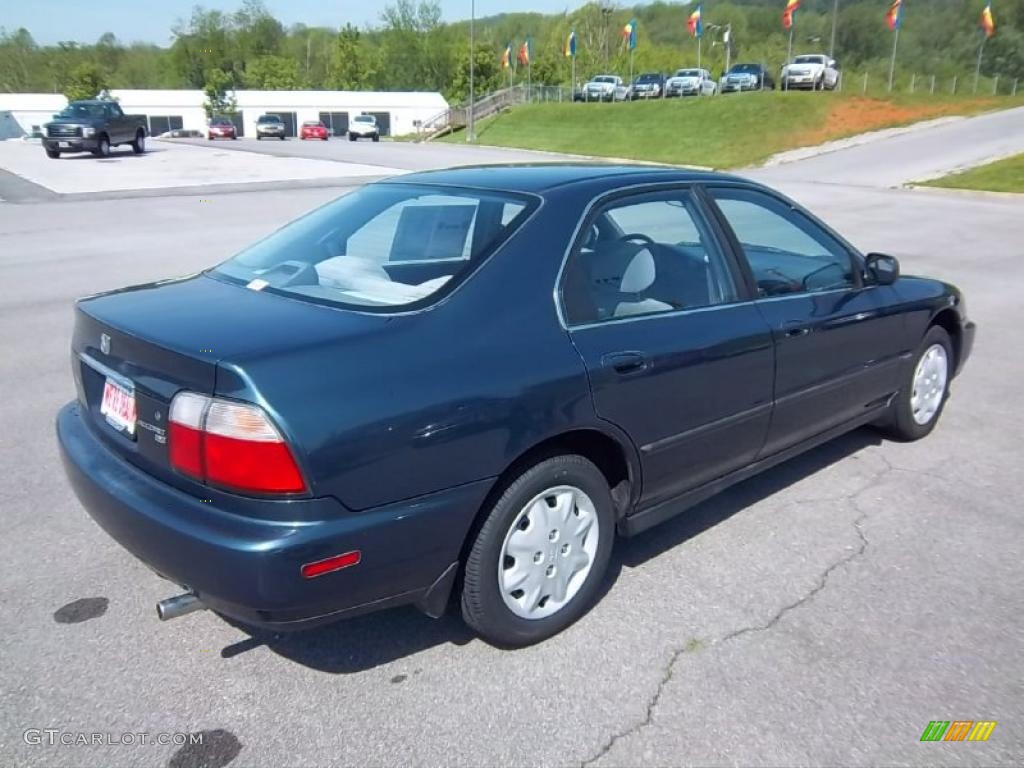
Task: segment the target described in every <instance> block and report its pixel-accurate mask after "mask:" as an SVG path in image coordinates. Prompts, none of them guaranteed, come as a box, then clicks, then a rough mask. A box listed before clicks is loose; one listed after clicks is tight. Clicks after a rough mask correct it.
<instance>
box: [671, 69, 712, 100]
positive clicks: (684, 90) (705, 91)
mask: <svg viewBox="0 0 1024 768" xmlns="http://www.w3.org/2000/svg"><path fill="white" fill-rule="evenodd" d="M717 91H718V83H716V82H715V79H714V78H713V77H711V73H710V72H708V71H707V70H706V69H679V70H676V73H675V74H674V75H672V77H670V78H669V79H668V82H667V83H666V84H665V98H669V97H674V96H714V95H715V93H716V92H717Z"/></svg>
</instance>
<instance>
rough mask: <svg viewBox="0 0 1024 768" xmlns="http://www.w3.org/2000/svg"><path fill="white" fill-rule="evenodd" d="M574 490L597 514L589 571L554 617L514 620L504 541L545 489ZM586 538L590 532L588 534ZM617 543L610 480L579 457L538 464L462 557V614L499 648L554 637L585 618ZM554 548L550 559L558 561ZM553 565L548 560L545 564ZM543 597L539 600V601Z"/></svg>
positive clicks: (505, 495)
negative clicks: (504, 588)
mask: <svg viewBox="0 0 1024 768" xmlns="http://www.w3.org/2000/svg"><path fill="white" fill-rule="evenodd" d="M556 486H572V487H574V488H577V489H579V490H581V491H583V493H585V494H586V495H587V496H588V497H589V498H590V500H591V502H592V503H593V506H594V510H595V512H596V523H595V524H596V526H597V534H598V536H597V546H596V549H595V551H594V554H593V558H592V561H591V562H592V565H591V568H590V572H589V573H588V574H587V575H586V579H585V580H584V582H583V583H582V584H581V585H580V586H579V589H578V591H577V592H576V594H575V595H574V596H573V597H571V598H570V599H569V601H568V602H567V603H566V604H565V605H564V606H562V608H560V609H559V610H557V611H556V612H555V613H553V614H551V615H549V616H545V617H543V618H534V619H531V618H525V617H522V616H518V615H516V614H515V613H513V611H512V610H511V609H510V608H509V607H508V606H507V605H506V604H505V600H504V598H503V596H502V593H501V589H500V587H499V585H498V579H497V578H495V576H496V574H497V573H498V562H499V558H500V557H501V556H502V549H503V547H504V543H505V537H506V535H507V534H508V533H509V531H510V530H511V528H512V526H513V525H516V524H518V521H519V520H520V519H524V520H525V519H526V518H525V517H524V507H525V506H526V505H527V504H528V502H529V501H530V500H531V499H533V498H535V497H536V496H538V495H539V494H542V493H543V492H544V491H545V490H547V489H550V488H554V487H556ZM587 535H589V534H587ZM614 540H615V512H614V507H613V503H612V498H611V493H610V491H609V490H608V481H607V480H606V479H605V477H604V475H603V474H602V473H601V471H600V470H599V469H598V468H597V467H596V466H594V464H593V463H592V462H590V461H589V460H588V459H585V458H584V457H582V456H577V455H563V456H555V457H553V458H550V459H547V460H545V461H541V462H540V463H538V464H535V465H534V466H533V467H531V468H529V469H527V470H526V471H525V472H523V473H522V474H521V475H519V476H518V477H517V478H516V479H515V480H513V481H512V482H511V483H510V484H509V485H508V486H507V487H506V488H505V490H504V491H503V492H502V494H501V496H499V497H498V500H497V501H496V502H495V503H494V504H493V506H492V507H491V508H490V510H489V511H488V512H487V517H486V518H485V520H484V523H483V526H482V527H481V528H480V532H479V533H478V534H477V537H476V540H475V541H474V542H473V546H472V549H471V550H470V553H469V556H468V557H467V559H466V565H465V578H464V580H463V588H462V616H463V619H465V621H466V623H467V624H468V625H469V626H470V627H472V628H473V629H474V630H475V631H476V632H477V633H478V634H479V635H480V636H481V637H483V638H484V639H486V640H488V641H489V642H492V643H494V644H496V645H499V646H504V647H522V646H526V645H531V644H533V643H538V642H540V641H542V640H546V639H547V638H549V637H551V636H553V635H556V634H558V633H559V632H561V631H562V630H563V629H565V628H566V627H568V626H570V625H571V624H572V623H573V622H575V621H576V620H577V619H579V618H580V617H581V616H583V614H585V613H586V612H587V611H588V610H589V609H590V607H591V605H592V604H593V602H594V600H595V599H596V597H597V593H598V591H599V590H600V588H601V582H602V580H603V578H604V574H605V571H606V570H607V568H608V561H609V559H610V557H611V551H612V545H613V544H614ZM558 554H559V552H558V551H557V550H554V549H552V552H551V553H549V558H557V557H558ZM549 562H551V560H549ZM546 599H547V598H544V599H542V601H541V605H543V601H544V600H546Z"/></svg>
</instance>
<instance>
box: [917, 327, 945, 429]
mask: <svg viewBox="0 0 1024 768" xmlns="http://www.w3.org/2000/svg"><path fill="white" fill-rule="evenodd" d="M948 376H949V361H948V358H947V356H946V348H945V347H943V346H942V345H941V344H932V345H931V346H930V347H928V349H926V350H925V353H924V354H923V355H921V359H920V360H919V361H918V363H917V370H916V371H914V391H913V393H912V394H911V396H910V410H911V412H912V413H913V414H914V421H916V422H917V423H918V424H922V425H923V424H927V423H928V422H929V421H931V420H932V419H934V418H935V414H936V413H938V412H939V406H941V405H942V398H943V396H944V395H945V394H946V380H947V378H948Z"/></svg>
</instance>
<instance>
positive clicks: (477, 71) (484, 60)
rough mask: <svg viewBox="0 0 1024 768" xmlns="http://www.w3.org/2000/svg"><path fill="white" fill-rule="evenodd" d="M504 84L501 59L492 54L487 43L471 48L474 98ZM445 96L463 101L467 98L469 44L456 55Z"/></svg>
mask: <svg viewBox="0 0 1024 768" xmlns="http://www.w3.org/2000/svg"><path fill="white" fill-rule="evenodd" d="M503 84H504V70H502V68H501V61H500V59H499V58H498V57H496V56H495V55H494V50H493V49H492V48H491V46H489V45H477V46H476V47H475V48H474V50H473V90H474V91H475V93H476V98H478V99H479V98H480V97H481V96H483V95H484V94H485V93H487V92H488V91H494V90H497V89H498V88H501V87H502V85H503ZM445 96H447V98H448V100H449V101H453V102H457V103H463V102H467V101H468V100H469V46H468V45H467V46H466V47H465V48H464V49H463V50H462V51H460V53H459V56H458V61H457V62H456V65H455V76H454V78H452V83H451V87H450V88H448V89H446V92H445Z"/></svg>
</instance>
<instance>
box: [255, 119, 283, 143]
mask: <svg viewBox="0 0 1024 768" xmlns="http://www.w3.org/2000/svg"><path fill="white" fill-rule="evenodd" d="M287 133H288V131H287V129H286V128H285V127H284V120H282V119H281V118H280V117H278V116H277V115H260V116H259V119H258V120H257V121H256V140H257V141H259V140H262V139H280V140H281V141H284V138H285V136H286V135H287Z"/></svg>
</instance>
